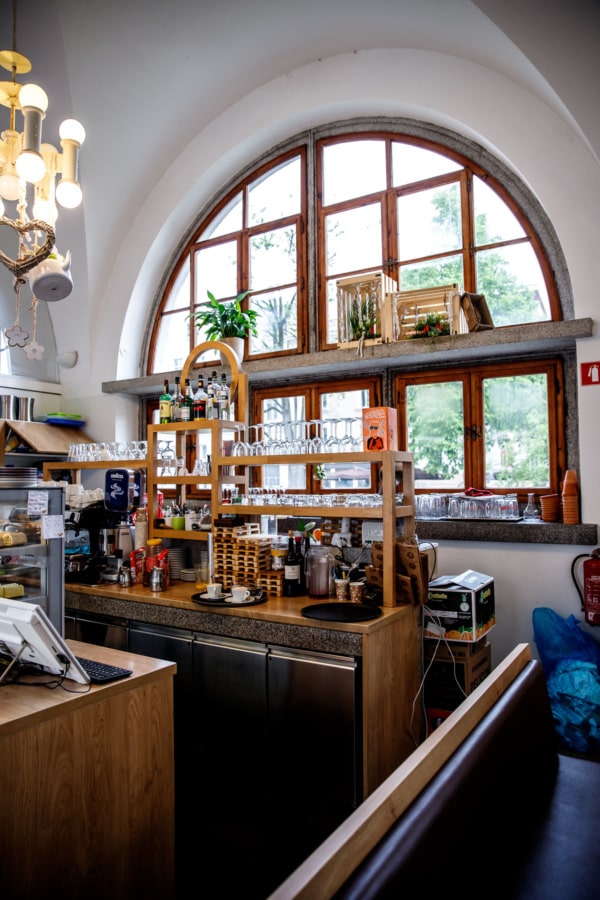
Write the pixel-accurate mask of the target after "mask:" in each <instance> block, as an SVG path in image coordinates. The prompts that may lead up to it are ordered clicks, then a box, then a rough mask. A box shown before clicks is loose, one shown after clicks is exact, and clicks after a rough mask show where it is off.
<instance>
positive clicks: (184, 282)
mask: <svg viewBox="0 0 600 900" xmlns="http://www.w3.org/2000/svg"><path fill="white" fill-rule="evenodd" d="M183 308H185V309H189V308H190V268H189V263H187V260H186V262H184V264H183V266H182V267H181V269H180V271H179V274H178V275H177V278H176V279H175V281H174V283H173V287H172V288H171V293H170V294H169V297H168V299H167V302H166V303H165V306H164V311H165V312H170V311H171V310H174V309H183ZM159 371H160V370H159Z"/></svg>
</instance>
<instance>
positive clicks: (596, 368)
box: [581, 360, 600, 385]
mask: <svg viewBox="0 0 600 900" xmlns="http://www.w3.org/2000/svg"><path fill="white" fill-rule="evenodd" d="M581 384H582V385H584V384H598V385H600V360H597V361H596V362H586V363H581Z"/></svg>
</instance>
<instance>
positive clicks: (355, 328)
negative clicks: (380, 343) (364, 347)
mask: <svg viewBox="0 0 600 900" xmlns="http://www.w3.org/2000/svg"><path fill="white" fill-rule="evenodd" d="M376 302H377V301H376V300H374V299H373V300H372V299H371V296H370V295H369V294H367V295H366V296H365V297H362V296H361V297H360V298H357V299H355V300H353V302H352V306H351V307H350V310H349V312H348V324H349V325H350V331H351V334H352V340H353V341H359V340H360V339H361V338H368V337H375V336H376V335H375V326H376V324H377V306H376Z"/></svg>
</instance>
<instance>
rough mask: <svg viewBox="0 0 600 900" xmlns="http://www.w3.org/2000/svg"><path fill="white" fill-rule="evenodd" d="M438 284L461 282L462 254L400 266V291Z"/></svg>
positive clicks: (460, 283)
mask: <svg viewBox="0 0 600 900" xmlns="http://www.w3.org/2000/svg"><path fill="white" fill-rule="evenodd" d="M440 284H458V285H462V284H463V261H462V256H447V257H444V258H441V259H435V260H429V261H428V262H421V263H412V264H411V265H409V266H402V267H401V268H400V290H401V291H414V290H416V289H417V288H430V287H438V286H439V285H440Z"/></svg>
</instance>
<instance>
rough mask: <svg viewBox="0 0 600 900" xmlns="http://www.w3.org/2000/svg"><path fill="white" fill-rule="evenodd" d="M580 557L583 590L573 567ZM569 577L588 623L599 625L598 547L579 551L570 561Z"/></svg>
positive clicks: (599, 574)
mask: <svg viewBox="0 0 600 900" xmlns="http://www.w3.org/2000/svg"><path fill="white" fill-rule="evenodd" d="M580 559H584V560H585V562H584V563H583V591H582V589H581V586H580V584H579V582H578V581H577V577H576V576H577V573H576V571H575V567H576V565H577V563H578V561H579V560H580ZM571 578H572V579H573V584H574V585H575V587H576V588H577V593H578V594H579V598H580V600H581V609H582V610H583V612H584V615H585V621H586V622H587V623H588V625H600V547H596V549H595V550H592V552H591V553H580V554H579V556H576V557H575V559H574V560H573V562H572V563H571Z"/></svg>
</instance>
